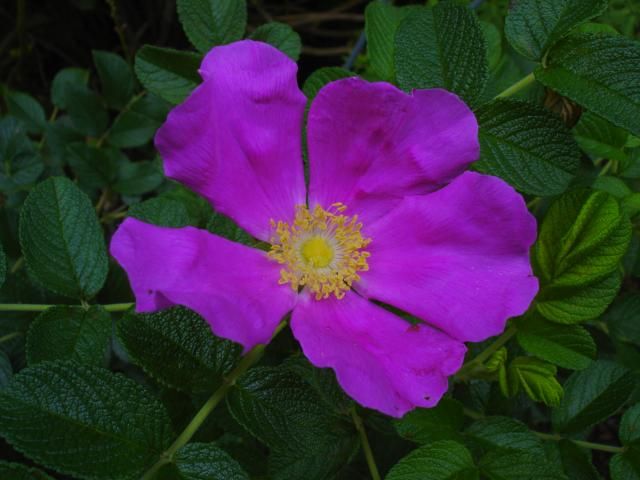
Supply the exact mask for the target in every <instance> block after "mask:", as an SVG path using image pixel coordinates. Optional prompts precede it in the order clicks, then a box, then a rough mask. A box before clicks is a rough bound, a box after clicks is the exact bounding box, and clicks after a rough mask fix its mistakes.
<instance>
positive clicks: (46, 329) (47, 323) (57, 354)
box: [26, 305, 111, 366]
mask: <svg viewBox="0 0 640 480" xmlns="http://www.w3.org/2000/svg"><path fill="white" fill-rule="evenodd" d="M110 341H111V318H110V317H109V314H108V313H107V312H105V311H104V309H103V308H102V307H100V306H97V305H96V306H92V307H91V308H89V309H88V310H86V309H84V308H82V307H72V306H65V305H58V306H55V307H52V308H50V309H48V310H46V311H44V312H42V313H41V314H40V315H38V317H37V318H36V319H35V320H34V321H33V323H32V324H31V326H30V327H29V332H28V333H27V347H26V349H27V362H28V364H29V365H34V364H36V363H39V362H43V361H46V360H71V361H74V362H77V363H84V364H87V365H96V366H103V365H104V364H105V361H106V355H107V349H108V348H109V343H110Z"/></svg>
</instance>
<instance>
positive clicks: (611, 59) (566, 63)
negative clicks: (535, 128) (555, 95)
mask: <svg viewBox="0 0 640 480" xmlns="http://www.w3.org/2000/svg"><path fill="white" fill-rule="evenodd" d="M535 76H536V79H537V80H539V81H540V82H542V83H543V84H544V85H546V86H547V87H549V88H551V89H553V90H556V91H558V92H559V93H560V94H561V95H564V96H566V97H569V98H570V99H571V100H573V101H574V102H576V103H579V104H580V105H582V106H584V107H585V108H587V109H588V110H590V111H592V112H593V113H596V114H598V115H600V116H601V117H604V118H605V119H607V120H609V121H610V122H611V123H613V124H614V125H617V126H619V127H622V128H625V129H627V130H629V131H630V132H631V133H633V134H635V135H640V89H638V88H637V86H638V83H639V82H640V43H638V42H637V41H635V40H631V39H628V38H625V37H623V36H611V35H595V34H580V35H572V36H570V37H568V38H567V39H565V40H564V41H563V42H562V43H560V44H559V45H558V46H557V47H555V48H554V49H553V50H552V51H551V52H550V54H549V58H548V60H547V65H546V67H542V66H540V67H538V68H537V69H536V71H535Z"/></svg>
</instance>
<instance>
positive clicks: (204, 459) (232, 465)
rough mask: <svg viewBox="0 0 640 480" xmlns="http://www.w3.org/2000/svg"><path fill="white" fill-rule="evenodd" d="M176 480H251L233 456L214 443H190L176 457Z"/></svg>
mask: <svg viewBox="0 0 640 480" xmlns="http://www.w3.org/2000/svg"><path fill="white" fill-rule="evenodd" d="M174 462H175V464H176V468H177V471H178V472H177V473H178V475H179V476H178V477H174V480H211V479H220V480H249V476H248V475H247V474H246V473H245V472H244V471H243V470H242V467H240V465H238V462H236V461H235V460H234V459H233V458H231V457H230V456H229V454H227V453H226V452H225V451H224V450H221V449H220V448H219V447H217V446H216V445H215V444H213V443H189V444H187V445H185V446H184V447H182V448H181V449H180V450H178V452H177V453H176V456H175V457H174Z"/></svg>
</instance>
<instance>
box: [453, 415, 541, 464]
mask: <svg viewBox="0 0 640 480" xmlns="http://www.w3.org/2000/svg"><path fill="white" fill-rule="evenodd" d="M465 434H466V435H468V436H469V437H471V438H472V439H473V440H475V441H477V442H478V443H479V444H480V446H482V447H483V448H485V449H487V450H492V449H496V448H500V449H506V450H522V451H525V452H530V453H531V454H537V455H544V450H543V448H542V443H541V441H540V439H539V438H538V437H536V436H535V434H534V433H533V432H532V431H531V430H529V428H528V427H527V426H526V425H525V424H524V423H521V422H519V421H518V420H514V419H513V418H508V417H488V418H485V419H482V420H477V421H475V422H473V423H472V424H471V426H470V427H469V428H467V430H466V431H465Z"/></svg>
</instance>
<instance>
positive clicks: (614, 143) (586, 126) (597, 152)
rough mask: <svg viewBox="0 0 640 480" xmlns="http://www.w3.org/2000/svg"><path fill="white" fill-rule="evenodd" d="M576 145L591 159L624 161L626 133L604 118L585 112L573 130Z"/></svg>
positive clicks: (625, 156) (625, 155)
mask: <svg viewBox="0 0 640 480" xmlns="http://www.w3.org/2000/svg"><path fill="white" fill-rule="evenodd" d="M573 135H574V136H575V139H576V141H577V142H578V145H580V148H582V149H583V150H584V151H585V152H586V153H587V154H589V156H591V158H592V159H598V158H607V159H610V160H618V161H624V160H625V159H626V158H627V154H626V153H625V152H624V151H623V148H624V146H625V143H626V142H627V137H628V134H627V132H626V131H625V130H624V129H622V128H619V127H616V126H615V125H612V124H611V123H610V122H608V121H606V120H605V119H604V118H602V117H599V116H598V115H595V114H593V113H591V112H586V113H584V114H583V115H582V116H581V117H580V121H579V122H578V124H577V125H576V126H575V127H574V128H573Z"/></svg>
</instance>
